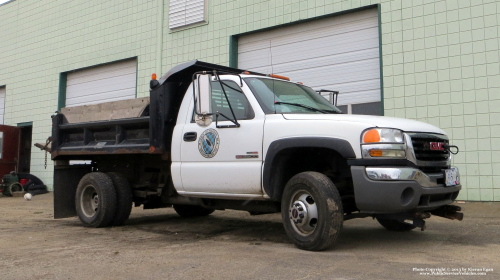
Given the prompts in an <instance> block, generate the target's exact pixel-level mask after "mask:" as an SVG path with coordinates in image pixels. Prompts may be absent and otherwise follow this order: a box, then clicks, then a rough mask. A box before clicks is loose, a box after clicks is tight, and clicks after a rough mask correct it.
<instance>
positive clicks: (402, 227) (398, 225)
mask: <svg viewBox="0 0 500 280" xmlns="http://www.w3.org/2000/svg"><path fill="white" fill-rule="evenodd" d="M377 222H378V223H379V224H380V225H382V226H383V227H385V228H386V229H387V230H390V231H410V230H412V229H414V228H416V226H414V225H412V224H408V223H405V222H400V221H398V220H389V219H379V218H377Z"/></svg>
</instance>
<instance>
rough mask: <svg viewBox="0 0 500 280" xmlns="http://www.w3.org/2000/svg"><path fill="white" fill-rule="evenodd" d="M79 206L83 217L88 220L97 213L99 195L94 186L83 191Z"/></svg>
mask: <svg viewBox="0 0 500 280" xmlns="http://www.w3.org/2000/svg"><path fill="white" fill-rule="evenodd" d="M80 205H81V208H82V212H83V215H85V216H86V217H88V218H91V217H93V216H94V215H95V214H96V213H97V211H99V195H98V194H97V190H96V189H95V187H94V186H92V185H88V186H86V187H85V188H84V189H83V192H82V196H81V198H80Z"/></svg>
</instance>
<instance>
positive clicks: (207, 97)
mask: <svg viewBox="0 0 500 280" xmlns="http://www.w3.org/2000/svg"><path fill="white" fill-rule="evenodd" d="M194 97H195V105H194V106H195V121H196V123H197V124H198V125H199V126H209V125H210V124H211V123H212V121H213V114H212V75H210V74H197V75H196V80H195V81H194Z"/></svg>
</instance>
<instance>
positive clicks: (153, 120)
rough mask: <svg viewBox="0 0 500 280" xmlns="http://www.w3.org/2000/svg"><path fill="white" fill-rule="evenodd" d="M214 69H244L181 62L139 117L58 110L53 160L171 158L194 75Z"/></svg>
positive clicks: (161, 83)
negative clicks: (89, 116)
mask: <svg viewBox="0 0 500 280" xmlns="http://www.w3.org/2000/svg"><path fill="white" fill-rule="evenodd" d="M213 70H216V71H218V72H220V73H221V74H224V73H234V74H239V73H242V72H243V71H244V70H240V69H236V68H230V67H225V66H220V65H216V64H211V63H206V62H201V61H197V60H194V61H191V62H187V63H184V64H180V65H177V66H176V67H174V68H172V69H171V70H170V71H168V72H167V73H166V74H165V75H163V76H162V77H161V78H160V80H159V81H158V82H159V86H157V87H156V88H155V89H153V90H151V91H150V103H149V106H148V107H146V108H145V110H144V111H143V112H142V114H141V115H140V116H138V117H134V118H123V119H114V120H104V121H90V122H77V123H68V122H67V121H65V116H64V114H61V113H58V114H57V115H55V116H53V119H52V147H51V154H52V159H53V160H69V159H89V158H93V157H94V156H97V155H107V154H115V155H117V154H161V155H167V157H168V154H170V146H171V140H172V133H173V130H174V126H175V123H176V121H177V115H178V112H179V107H180V104H181V102H182V99H183V98H184V94H185V93H186V90H187V89H188V87H189V85H190V84H191V81H192V77H193V74H194V73H195V72H199V71H213ZM254 74H257V73H254Z"/></svg>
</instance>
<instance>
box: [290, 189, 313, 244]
mask: <svg viewBox="0 0 500 280" xmlns="http://www.w3.org/2000/svg"><path fill="white" fill-rule="evenodd" d="M288 215H289V217H290V223H291V224H292V227H293V229H294V230H295V231H296V232H297V233H298V234H300V235H302V236H308V235H311V234H312V233H313V232H314V230H315V229H316V226H317V224H318V207H317V205H316V202H315V200H314V198H313V196H312V195H311V194H310V193H308V192H307V191H304V190H300V191H297V192H295V193H294V194H293V196H292V199H291V200H290V206H289V209H288Z"/></svg>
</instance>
